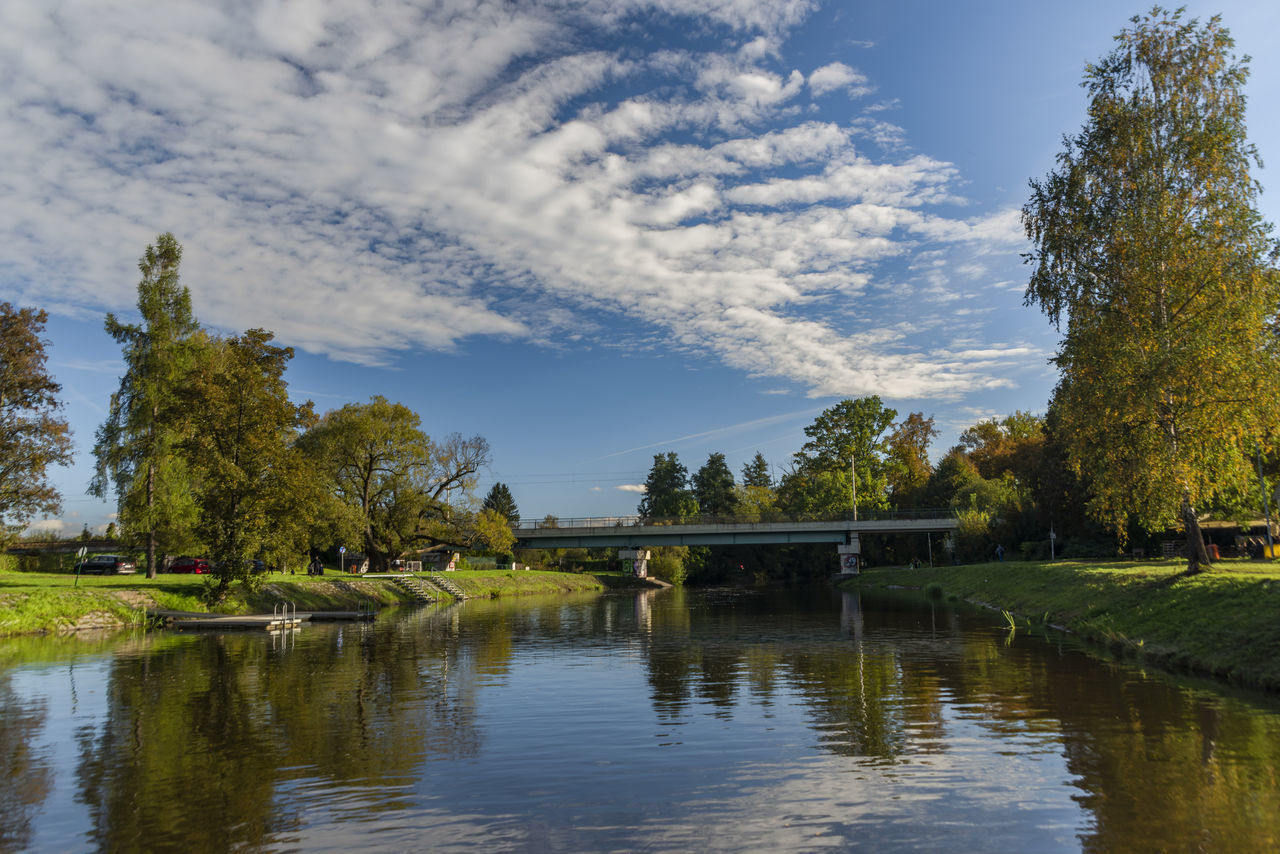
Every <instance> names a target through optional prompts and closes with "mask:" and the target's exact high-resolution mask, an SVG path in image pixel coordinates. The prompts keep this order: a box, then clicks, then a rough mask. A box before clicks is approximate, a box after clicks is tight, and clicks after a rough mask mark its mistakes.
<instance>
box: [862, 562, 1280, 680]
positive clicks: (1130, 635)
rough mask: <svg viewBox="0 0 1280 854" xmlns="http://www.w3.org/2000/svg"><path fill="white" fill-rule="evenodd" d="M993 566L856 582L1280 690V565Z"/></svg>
mask: <svg viewBox="0 0 1280 854" xmlns="http://www.w3.org/2000/svg"><path fill="white" fill-rule="evenodd" d="M1184 567H1185V563H1182V562H1175V561H1157V562H1149V563H1103V564H1099V563H1075V562H1065V561H1062V562H1057V563H1051V564H1040V563H1015V562H1005V563H987V564H977V565H973V566H954V567H936V568H932V569H929V568H921V569H890V568H874V569H868V570H866V571H865V572H864V573H863V575H862V576H861V577H859V578H858V579H857V580H854V581H851V582H847V584H848V585H850V586H853V587H864V588H877V587H879V588H888V587H905V588H913V589H918V590H920V591H922V592H923V593H924V594H925V595H933V596H942V597H946V598H951V597H955V598H956V599H961V600H965V601H969V602H972V603H975V604H979V605H983V606H985V607H989V608H995V609H1003V610H1007V611H1009V612H1010V613H1011V614H1013V615H1014V616H1015V618H1016V619H1017V621H1018V623H1019V624H1024V623H1027V622H1032V623H1040V622H1047V623H1049V624H1051V625H1054V626H1058V627H1061V628H1064V629H1067V630H1068V631H1071V632H1074V633H1076V634H1079V635H1081V636H1083V637H1085V638H1088V639H1089V640H1092V641H1096V642H1100V643H1104V644H1106V645H1107V646H1109V647H1110V648H1111V649H1112V650H1114V651H1117V652H1121V653H1124V654H1127V655H1132V656H1135V657H1139V658H1141V659H1143V660H1145V661H1149V662H1152V663H1155V664H1159V665H1161V666H1165V667H1170V668H1175V669H1187V670H1191V671H1195V672H1200V673H1207V674H1212V675H1214V676H1217V677H1220V678H1223V679H1226V680H1228V681H1230V682H1233V683H1236V684H1240V685H1247V686H1250V687H1257V688H1267V689H1270V690H1280V569H1278V568H1275V567H1274V565H1272V564H1260V563H1250V562H1239V563H1237V562H1222V563H1220V564H1218V565H1217V566H1216V567H1215V568H1214V570H1213V571H1212V572H1208V573H1202V574H1200V575H1197V576H1193V577H1190V578H1188V577H1185V576H1183V575H1182V574H1181V572H1182V570H1183V568H1184Z"/></svg>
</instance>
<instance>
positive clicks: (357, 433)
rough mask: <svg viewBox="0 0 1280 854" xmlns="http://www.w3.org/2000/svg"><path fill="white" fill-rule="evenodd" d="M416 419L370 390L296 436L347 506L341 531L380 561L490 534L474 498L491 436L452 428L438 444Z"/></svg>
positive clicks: (376, 563)
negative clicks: (367, 398) (363, 397)
mask: <svg viewBox="0 0 1280 854" xmlns="http://www.w3.org/2000/svg"><path fill="white" fill-rule="evenodd" d="M420 425H421V419H420V418H419V417H418V414H417V413H415V412H413V411H412V410H410V409H409V408H408V407H406V406H404V405H403V404H399V403H391V402H389V401H388V400H387V399H386V398H384V397H382V396H375V397H373V398H372V399H370V401H369V403H352V404H348V405H346V406H344V407H342V408H341V409H337V410H334V411H332V412H328V413H326V414H325V415H324V417H323V418H321V419H320V421H319V423H317V424H316V425H315V426H314V427H313V428H312V429H311V430H309V431H308V432H307V433H306V435H304V436H303V437H302V439H301V440H300V442H299V447H300V448H301V449H302V450H303V451H304V452H305V453H306V454H307V455H308V456H309V457H311V458H312V459H313V460H314V461H315V462H316V466H317V468H318V470H319V471H321V472H322V473H323V478H324V482H325V483H326V485H327V489H328V490H329V491H330V492H331V494H332V495H333V496H334V497H335V498H336V499H337V500H338V501H339V503H340V504H341V506H342V507H344V508H345V516H344V519H345V521H344V522H343V524H341V525H339V526H338V529H339V534H340V536H342V537H343V538H344V539H346V538H350V539H352V540H353V541H358V542H360V543H361V545H362V546H363V548H364V550H365V553H366V554H368V555H369V559H370V561H371V562H372V563H373V565H374V566H376V567H378V568H382V567H384V566H386V565H387V563H388V562H389V561H390V560H391V559H392V558H394V557H398V556H400V555H401V554H404V553H406V552H407V551H410V550H412V549H423V548H427V547H437V546H444V545H451V546H461V547H466V546H468V545H470V544H472V543H474V542H477V541H478V538H479V539H483V540H484V541H486V542H490V541H491V538H489V537H479V533H480V531H479V530H478V529H477V522H478V521H479V517H478V516H477V514H476V513H475V512H473V510H472V508H473V506H474V505H472V503H471V502H472V501H473V500H474V499H472V497H471V492H472V490H473V489H474V488H475V479H476V473H477V472H479V470H480V469H481V468H483V467H484V466H485V465H488V463H489V443H488V442H486V441H485V440H484V438H483V437H480V436H473V437H471V438H469V439H467V438H463V437H462V436H461V435H459V434H456V433H455V434H452V435H450V436H448V437H447V438H446V439H445V440H444V441H443V442H440V443H436V442H433V441H432V440H431V439H430V438H429V437H428V436H427V435H426V434H425V433H423V432H422V430H421V429H420ZM454 491H457V492H458V495H459V497H458V499H457V501H456V503H455V501H454V500H453V496H452V493H453V492H454ZM491 527H492V526H487V527H486V528H485V529H484V530H489V529H490V528H491ZM508 533H510V531H509V529H508Z"/></svg>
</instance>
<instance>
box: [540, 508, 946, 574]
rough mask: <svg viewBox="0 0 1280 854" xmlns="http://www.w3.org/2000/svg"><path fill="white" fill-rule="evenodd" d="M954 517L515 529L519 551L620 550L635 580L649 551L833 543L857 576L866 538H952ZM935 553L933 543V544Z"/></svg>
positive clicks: (698, 520)
mask: <svg viewBox="0 0 1280 854" xmlns="http://www.w3.org/2000/svg"><path fill="white" fill-rule="evenodd" d="M955 528H956V519H955V516H954V515H953V514H952V513H951V511H949V510H910V511H902V510H899V511H882V512H879V513H872V514H865V513H864V514H863V515H862V517H861V518H859V519H853V518H848V519H832V518H830V517H825V518H821V519H771V520H769V521H753V520H745V519H730V518H723V517H708V516H690V517H687V518H683V519H651V518H644V517H641V516H604V517H592V518H580V519H555V520H551V519H547V520H539V521H532V520H524V519H522V520H520V524H519V526H517V527H516V529H515V535H516V548H518V549H565V548H605V547H616V548H618V549H619V552H618V556H619V557H620V558H622V559H623V560H624V561H635V564H634V566H635V570H636V572H637V574H640V575H643V574H645V567H644V565H643V562H644V561H645V560H646V557H647V553H645V552H644V551H643V550H644V549H645V548H648V547H651V546H733V545H788V544H797V543H833V544H835V546H836V551H837V552H838V553H839V555H840V566H841V571H842V572H857V571H858V563H859V556H860V555H861V553H862V546H861V539H860V538H861V536H862V535H863V534H888V535H894V534H936V533H951V532H952V531H954V530H955ZM929 547H930V550H932V540H930V546H929Z"/></svg>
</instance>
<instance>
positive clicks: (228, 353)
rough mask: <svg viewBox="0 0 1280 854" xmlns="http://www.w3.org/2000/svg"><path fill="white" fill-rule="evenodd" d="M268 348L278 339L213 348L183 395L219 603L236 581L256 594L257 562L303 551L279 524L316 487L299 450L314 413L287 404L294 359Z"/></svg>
mask: <svg viewBox="0 0 1280 854" xmlns="http://www.w3.org/2000/svg"><path fill="white" fill-rule="evenodd" d="M271 340H272V336H271V333H269V332H266V331H264V330H261V329H251V330H249V331H247V332H245V333H244V334H243V335H241V336H235V337H231V338H227V339H215V340H211V341H209V342H208V344H207V345H206V346H205V348H204V352H203V358H201V359H200V361H199V366H198V368H197V369H196V370H195V371H193V372H192V374H191V375H190V379H189V382H188V384H187V386H186V389H185V395H184V397H185V400H186V402H187V404H188V407H187V412H188V413H190V418H189V421H188V424H187V428H188V429H187V436H188V438H187V439H186V442H185V449H186V451H187V453H188V454H189V456H190V460H191V469H192V471H193V473H195V501H196V506H197V507H198V508H199V522H198V524H197V530H198V531H199V533H200V536H201V539H202V540H203V542H204V543H205V545H206V546H207V547H208V549H209V555H210V557H211V558H212V559H213V562H214V564H215V566H216V569H215V572H216V576H217V578H218V591H219V593H221V592H222V591H225V590H226V588H227V587H228V586H229V585H230V584H231V583H232V582H233V581H239V582H242V583H245V584H247V585H248V586H251V587H252V586H253V585H254V584H255V582H256V578H255V577H254V576H253V575H252V573H251V570H250V561H251V560H253V559H258V558H260V557H269V556H271V555H272V553H275V554H277V555H278V554H279V553H281V552H283V551H284V550H286V549H287V548H289V547H292V548H293V549H294V550H295V551H300V550H301V549H302V547H303V546H304V545H305V543H301V542H297V541H296V536H297V530H296V529H294V528H291V527H288V526H285V525H282V524H281V523H282V520H283V519H284V518H287V514H286V513H285V512H284V511H287V510H288V509H290V506H291V502H292V501H293V500H294V497H295V496H296V495H297V494H298V493H299V491H300V490H302V489H305V488H307V484H308V483H309V482H310V481H309V478H308V477H307V475H308V469H307V467H306V465H305V463H304V461H303V460H302V458H301V456H300V455H299V454H298V453H297V452H296V451H295V450H294V448H293V443H294V440H295V439H296V438H297V435H298V431H299V430H300V428H302V427H304V426H305V425H306V424H307V423H308V422H309V420H311V418H312V415H311V404H310V402H307V403H306V404H304V405H302V406H296V405H294V404H293V403H292V402H290V400H289V395H288V389H287V387H286V383H285V381H284V372H285V367H286V366H287V364H288V362H289V360H290V359H291V358H292V357H293V350H292V349H290V348H288V347H277V346H275V345H273V344H272V343H271ZM291 534H292V535H294V537H290V535H291ZM291 539H294V540H295V541H294V542H290V540H291Z"/></svg>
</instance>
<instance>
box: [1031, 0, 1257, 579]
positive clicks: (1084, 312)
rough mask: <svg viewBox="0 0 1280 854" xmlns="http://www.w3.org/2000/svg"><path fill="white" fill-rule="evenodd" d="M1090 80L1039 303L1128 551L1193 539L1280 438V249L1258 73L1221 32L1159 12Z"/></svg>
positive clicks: (1074, 464)
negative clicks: (1259, 137) (1260, 127)
mask: <svg viewBox="0 0 1280 854" xmlns="http://www.w3.org/2000/svg"><path fill="white" fill-rule="evenodd" d="M1132 23H1133V26H1132V28H1130V29H1126V30H1124V31H1122V32H1121V33H1120V35H1119V36H1118V37H1117V47H1116V48H1115V50H1114V51H1112V52H1111V53H1110V54H1109V55H1107V56H1106V57H1104V58H1103V59H1102V60H1101V61H1100V62H1099V63H1098V64H1096V65H1090V66H1088V67H1087V69H1086V73H1085V80H1084V87H1085V89H1086V90H1087V91H1088V93H1089V111H1088V120H1087V122H1086V124H1085V126H1084V127H1083V128H1082V130H1081V131H1080V132H1079V133H1078V134H1077V135H1076V136H1074V137H1069V138H1067V139H1066V140H1065V141H1064V143H1065V149H1064V151H1063V152H1062V153H1061V154H1060V155H1059V156H1058V168H1057V169H1056V170H1055V171H1053V172H1051V173H1049V175H1048V176H1047V177H1046V178H1045V179H1044V181H1036V180H1032V181H1031V190H1032V195H1031V199H1030V200H1029V201H1028V202H1027V204H1026V205H1025V206H1024V208H1023V223H1024V225H1025V227H1026V231H1027V236H1028V237H1029V238H1030V239H1031V241H1032V243H1033V247H1034V248H1033V251H1032V252H1031V253H1029V254H1028V256H1027V261H1028V263H1029V264H1031V265H1032V267H1033V271H1032V275H1031V279H1030V282H1029V284H1028V286H1027V291H1026V300H1027V303H1028V304H1038V305H1039V306H1040V308H1041V309H1042V310H1043V311H1044V312H1045V314H1046V315H1047V316H1048V317H1049V319H1050V320H1051V321H1052V322H1053V323H1054V324H1055V326H1057V327H1058V329H1059V330H1062V329H1063V325H1064V323H1065V333H1064V335H1063V339H1062V343H1061V346H1060V348H1059V354H1058V356H1056V357H1055V359H1054V361H1055V362H1056V363H1057V365H1058V367H1059V369H1060V371H1061V379H1060V382H1059V384H1058V387H1057V389H1056V390H1055V393H1054V403H1055V405H1056V407H1057V409H1058V412H1059V415H1060V417H1061V426H1062V428H1063V429H1062V435H1063V436H1065V437H1066V448H1065V451H1066V458H1067V462H1068V464H1069V465H1070V467H1071V468H1072V470H1073V471H1075V472H1076V473H1077V474H1087V476H1088V481H1089V486H1090V499H1089V502H1088V507H1089V511H1090V513H1091V514H1093V515H1094V516H1095V518H1098V519H1100V520H1103V521H1105V522H1106V523H1107V524H1108V525H1109V526H1110V527H1112V528H1113V529H1114V530H1115V531H1116V533H1117V534H1118V535H1119V536H1120V537H1121V539H1122V540H1123V538H1124V537H1125V531H1126V527H1127V522H1128V520H1129V519H1130V518H1132V519H1134V520H1135V521H1136V522H1137V523H1138V524H1140V525H1141V526H1142V527H1144V528H1146V529H1147V530H1149V531H1154V530H1160V529H1164V528H1167V527H1170V526H1172V525H1174V524H1180V525H1181V526H1182V527H1183V529H1184V530H1185V532H1186V535H1187V541H1188V554H1189V557H1188V566H1187V571H1188V572H1189V573H1191V572H1195V571H1197V570H1198V569H1199V568H1200V567H1201V566H1204V565H1207V564H1208V555H1207V554H1206V551H1205V548H1204V544H1203V540H1202V538H1201V534H1200V526H1199V521H1198V511H1197V508H1198V507H1201V506H1203V505H1206V504H1209V503H1212V502H1213V501H1214V500H1215V497H1216V496H1217V495H1219V494H1220V493H1221V492H1222V491H1223V490H1228V489H1232V490H1240V489H1241V488H1242V484H1243V483H1246V482H1247V481H1248V479H1249V478H1250V471H1251V469H1250V466H1249V457H1250V455H1251V453H1252V451H1253V448H1254V443H1255V442H1258V441H1268V440H1272V441H1273V440H1274V428H1275V413H1276V376H1277V367H1280V359H1277V337H1276V334H1275V321H1276V314H1275V313H1276V309H1277V306H1280V276H1278V275H1277V272H1276V269H1275V266H1274V265H1275V261H1276V258H1277V246H1276V242H1275V241H1274V240H1273V239H1272V237H1271V235H1270V226H1269V225H1268V224H1267V223H1265V222H1264V221H1263V220H1262V218H1261V216H1260V215H1259V213H1258V211H1257V209H1256V201H1257V196H1258V192H1259V188H1258V185H1257V183H1256V182H1255V180H1254V179H1253V177H1252V176H1251V175H1250V167H1251V166H1253V165H1257V164H1258V158H1257V153H1256V151H1255V149H1254V147H1253V146H1252V145H1250V144H1249V143H1248V141H1247V139H1246V134H1245V98H1244V93H1243V91H1242V89H1243V85H1244V82H1245V79H1246V78H1247V75H1248V69H1247V66H1246V65H1245V64H1244V63H1242V62H1237V61H1236V60H1235V57H1234V56H1233V55H1232V54H1231V53H1230V50H1231V48H1232V45H1233V42H1232V40H1231V38H1230V36H1229V34H1228V32H1227V30H1226V29H1224V28H1223V27H1222V26H1221V24H1220V21H1219V19H1218V18H1217V17H1214V18H1211V19H1210V20H1209V21H1208V22H1207V23H1206V24H1203V25H1201V24H1199V23H1198V22H1197V21H1194V20H1193V21H1190V22H1184V21H1183V20H1182V13H1181V11H1177V12H1173V13H1169V12H1166V11H1164V10H1162V9H1159V8H1156V9H1155V10H1153V11H1152V12H1151V14H1150V15H1149V16H1147V17H1135V18H1133V19H1132Z"/></svg>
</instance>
